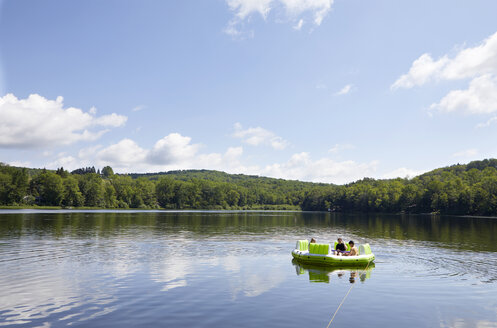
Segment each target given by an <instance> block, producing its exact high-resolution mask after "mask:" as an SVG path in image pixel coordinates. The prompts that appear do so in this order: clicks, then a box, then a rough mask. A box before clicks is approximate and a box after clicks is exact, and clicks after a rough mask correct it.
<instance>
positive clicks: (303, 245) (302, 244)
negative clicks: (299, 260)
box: [295, 239, 309, 252]
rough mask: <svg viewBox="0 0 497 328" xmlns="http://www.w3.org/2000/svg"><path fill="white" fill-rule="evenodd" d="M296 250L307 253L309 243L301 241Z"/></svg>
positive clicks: (298, 242)
mask: <svg viewBox="0 0 497 328" xmlns="http://www.w3.org/2000/svg"><path fill="white" fill-rule="evenodd" d="M295 248H296V249H298V250H299V251H302V252H304V251H307V250H308V249H309V241H307V240H305V239H304V240H299V241H297V246H296V247H295Z"/></svg>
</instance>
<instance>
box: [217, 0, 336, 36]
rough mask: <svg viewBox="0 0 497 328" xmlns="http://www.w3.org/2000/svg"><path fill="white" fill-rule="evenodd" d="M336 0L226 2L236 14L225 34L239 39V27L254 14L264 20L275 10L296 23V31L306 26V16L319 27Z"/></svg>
mask: <svg viewBox="0 0 497 328" xmlns="http://www.w3.org/2000/svg"><path fill="white" fill-rule="evenodd" d="M333 1H334V0H226V3H227V4H228V7H229V8H230V10H231V11H232V12H233V13H234V15H235V16H234V18H233V19H231V20H230V22H229V23H228V26H227V27H226V28H225V29H224V32H225V33H226V34H228V35H231V36H233V37H239V36H240V35H241V34H242V32H241V31H240V30H239V29H238V26H239V25H240V24H242V23H243V22H244V21H246V20H248V19H250V17H251V16H252V15H253V14H259V15H260V16H262V18H263V19H264V20H266V19H267V17H268V15H269V13H270V12H271V11H272V10H273V9H275V10H276V11H278V12H283V13H284V15H285V16H286V17H287V19H290V20H291V21H293V22H296V23H295V25H294V29H296V30H300V29H301V28H302V26H303V25H304V22H305V20H304V18H302V16H305V15H306V14H310V15H311V17H312V20H313V22H314V24H315V25H317V26H319V25H321V23H322V22H323V19H324V18H325V17H326V15H327V14H328V13H329V12H330V11H331V6H332V5H333Z"/></svg>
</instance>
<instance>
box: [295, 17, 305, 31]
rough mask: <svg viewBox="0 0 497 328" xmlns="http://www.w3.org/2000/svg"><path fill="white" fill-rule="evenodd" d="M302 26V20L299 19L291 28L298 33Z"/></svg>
mask: <svg viewBox="0 0 497 328" xmlns="http://www.w3.org/2000/svg"><path fill="white" fill-rule="evenodd" d="M303 25H304V20H303V19H302V18H301V19H300V20H299V22H298V23H297V25H295V26H294V27H293V28H294V29H295V30H297V31H300V30H301V29H302V26H303Z"/></svg>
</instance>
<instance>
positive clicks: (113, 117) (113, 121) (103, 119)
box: [94, 113, 128, 128]
mask: <svg viewBox="0 0 497 328" xmlns="http://www.w3.org/2000/svg"><path fill="white" fill-rule="evenodd" d="M127 120H128V118H127V117H126V116H123V115H117V114H116V113H112V114H110V115H104V116H100V117H97V118H95V119H94V124H97V125H101V126H111V127H115V128H117V127H120V126H123V125H124V124H126V121H127Z"/></svg>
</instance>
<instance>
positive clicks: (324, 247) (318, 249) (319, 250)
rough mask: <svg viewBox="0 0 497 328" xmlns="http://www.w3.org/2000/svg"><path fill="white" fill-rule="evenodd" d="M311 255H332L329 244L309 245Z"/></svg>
mask: <svg viewBox="0 0 497 328" xmlns="http://www.w3.org/2000/svg"><path fill="white" fill-rule="evenodd" d="M309 253H311V254H319V255H328V254H329V253H330V245H329V244H316V243H312V244H309Z"/></svg>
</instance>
